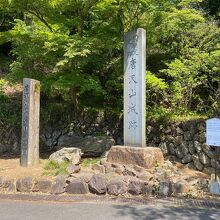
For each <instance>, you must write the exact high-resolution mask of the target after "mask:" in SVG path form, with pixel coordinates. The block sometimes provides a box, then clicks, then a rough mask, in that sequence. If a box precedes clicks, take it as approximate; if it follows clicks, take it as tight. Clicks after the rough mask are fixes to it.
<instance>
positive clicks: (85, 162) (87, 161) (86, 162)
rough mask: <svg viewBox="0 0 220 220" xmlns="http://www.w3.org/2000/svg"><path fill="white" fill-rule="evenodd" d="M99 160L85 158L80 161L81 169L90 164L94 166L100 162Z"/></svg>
mask: <svg viewBox="0 0 220 220" xmlns="http://www.w3.org/2000/svg"><path fill="white" fill-rule="evenodd" d="M100 160H101V158H100V157H98V158H85V159H83V161H82V167H89V166H90V165H92V164H96V163H98V162H100Z"/></svg>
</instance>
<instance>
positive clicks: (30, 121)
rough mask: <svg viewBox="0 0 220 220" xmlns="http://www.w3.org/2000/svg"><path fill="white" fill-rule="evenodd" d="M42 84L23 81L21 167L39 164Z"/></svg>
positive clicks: (27, 80) (30, 80)
mask: <svg viewBox="0 0 220 220" xmlns="http://www.w3.org/2000/svg"><path fill="white" fill-rule="evenodd" d="M39 118H40V82H39V81H37V80H34V79H27V78H25V79H24V80H23V103H22V137H21V160H20V163H21V166H23V167H28V166H33V165H37V164H38V163H39Z"/></svg>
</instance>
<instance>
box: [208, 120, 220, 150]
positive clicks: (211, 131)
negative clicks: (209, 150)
mask: <svg viewBox="0 0 220 220" xmlns="http://www.w3.org/2000/svg"><path fill="white" fill-rule="evenodd" d="M206 144H208V145H210V146H215V147H220V119H219V118H211V119H208V120H207V121H206Z"/></svg>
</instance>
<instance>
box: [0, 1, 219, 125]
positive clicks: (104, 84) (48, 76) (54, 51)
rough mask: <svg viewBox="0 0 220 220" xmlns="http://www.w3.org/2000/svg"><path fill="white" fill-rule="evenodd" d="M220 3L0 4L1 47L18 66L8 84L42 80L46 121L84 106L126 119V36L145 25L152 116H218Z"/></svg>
mask: <svg viewBox="0 0 220 220" xmlns="http://www.w3.org/2000/svg"><path fill="white" fill-rule="evenodd" d="M215 5H216V3H214V2H212V1H205V0H204V1H203V2H202V1H201V0H175V1H167V0H161V1H156V0H90V1H87V0H81V1H79V0H36V1H32V0H0V22H1V23H2V24H3V26H2V28H1V29H0V47H2V48H3V52H4V53H5V54H7V58H10V60H11V63H10V69H8V68H7V72H8V74H7V75H6V76H4V78H6V79H7V80H8V81H10V82H13V83H14V82H15V83H21V80H22V78H23V77H30V78H35V79H38V80H40V81H41V85H42V86H41V92H42V94H43V97H44V101H43V102H45V103H43V106H44V108H43V109H44V110H43V112H42V118H45V119H47V118H51V119H52V118H53V117H55V118H56V117H57V118H59V115H60V114H62V115H64V113H63V112H64V110H65V111H66V112H67V113H68V114H69V115H71V113H70V112H71V111H72V112H73V111H75V110H76V109H80V108H81V109H86V108H94V109H102V110H103V109H105V110H106V111H114V112H118V113H121V112H122V109H123V107H122V106H123V35H124V32H126V31H129V30H131V29H133V28H137V27H142V28H145V29H146V30H147V72H146V83H147V109H148V110H149V111H151V113H150V112H149V111H148V113H147V115H152V114H154V115H155V117H157V115H161V116H162V117H165V115H166V116H167V117H169V115H170V114H171V115H182V114H184V115H187V114H190V113H191V112H195V113H196V114H214V115H218V114H220V112H219V109H220V108H219V107H220V98H219V96H220V95H219V94H220V92H219V91H220V86H219V72H220V71H219V66H220V59H219V57H220V29H219V26H218V23H217V22H216V20H215V19H218V16H219V15H218V9H217V8H216V10H214V11H213V7H214V6H215ZM202 7H203V8H202ZM205 11H208V12H209V14H210V16H207V14H206V13H204V12H205ZM212 15H213V16H212ZM5 48H6V49H5ZM4 56H5V55H4ZM0 65H1V61H0ZM0 94H1V95H0V97H1V98H2V97H4V98H3V99H4V100H7V99H8V98H7V97H6V96H5V94H3V93H2V92H0ZM9 99H10V98H9ZM55 101H56V102H57V104H54V105H53V104H51V103H54V102H55ZM4 102H6V101H4ZM8 102H10V101H7V103H8ZM47 103H49V104H48V105H47ZM62 106H64V110H63V109H62ZM3 108H7V107H6V104H3V106H2V104H1V109H3ZM71 108H72V109H71ZM53 110H54V111H56V113H54V111H53ZM2 112H3V113H2ZM7 112H8V111H7V110H6V112H4V110H1V112H0V114H3V115H4V117H5V116H7ZM9 112H10V111H9ZM12 115H13V114H12ZM1 117H2V116H1ZM149 117H150V116H149ZM69 118H70V116H69ZM69 118H68V117H67V118H66V119H65V120H66V121H68V120H69ZM44 122H45V123H47V122H48V121H47V120H45V121H44Z"/></svg>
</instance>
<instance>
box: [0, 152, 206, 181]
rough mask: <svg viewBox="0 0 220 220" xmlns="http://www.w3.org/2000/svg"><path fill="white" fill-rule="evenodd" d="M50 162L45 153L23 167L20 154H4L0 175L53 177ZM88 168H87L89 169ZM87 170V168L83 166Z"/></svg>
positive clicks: (183, 170)
mask: <svg viewBox="0 0 220 220" xmlns="http://www.w3.org/2000/svg"><path fill="white" fill-rule="evenodd" d="M47 163H48V155H43V156H42V157H41V159H40V163H39V165H37V166H33V167H28V168H26V167H21V166H20V159H19V156H17V157H15V156H11V155H4V156H1V157H0V176H4V177H8V178H15V179H18V178H22V177H27V176H31V177H33V178H39V177H47V178H53V177H51V176H50V175H47V172H45V169H44V167H45V165H46V164H47ZM173 166H175V167H176V169H177V170H178V172H179V173H181V176H183V177H184V176H189V177H193V178H196V177H198V178H204V179H210V175H207V174H205V173H202V172H199V171H196V170H193V169H189V168H187V167H185V166H184V165H183V164H180V163H176V162H175V163H173ZM87 169H88V168H87ZM87 169H86V170H87ZM83 170H85V168H83Z"/></svg>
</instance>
